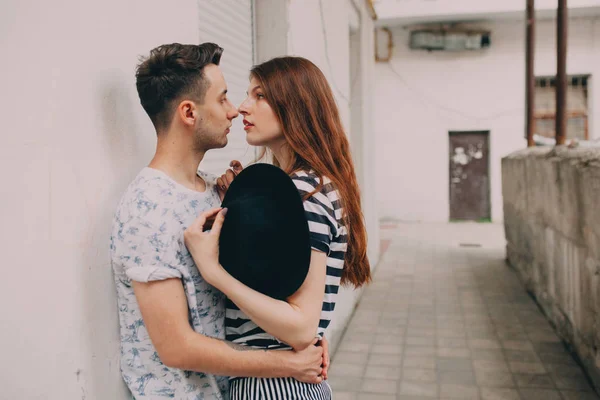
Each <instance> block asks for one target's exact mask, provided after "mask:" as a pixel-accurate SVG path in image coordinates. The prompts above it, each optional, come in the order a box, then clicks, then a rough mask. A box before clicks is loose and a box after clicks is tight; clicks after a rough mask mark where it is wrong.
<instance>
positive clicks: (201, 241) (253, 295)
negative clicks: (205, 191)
mask: <svg viewBox="0 0 600 400" xmlns="http://www.w3.org/2000/svg"><path fill="white" fill-rule="evenodd" d="M219 210H220V209H214V210H211V211H208V212H205V213H203V214H201V215H200V216H199V217H198V218H197V219H196V221H194V223H192V225H190V227H188V229H186V231H185V234H184V238H185V243H186V246H187V248H188V250H189V251H190V254H191V255H192V257H193V258H194V261H195V263H196V266H197V267H198V269H199V270H200V273H201V274H202V276H203V277H204V279H205V280H206V281H207V282H208V283H210V284H211V285H213V286H215V287H217V288H218V289H220V290H221V291H222V292H223V293H225V294H226V295H227V297H229V298H230V299H231V300H232V301H233V302H234V303H235V304H236V305H237V306H238V307H239V308H240V310H241V311H243V312H244V313H245V314H246V315H247V316H248V317H249V318H250V319H252V321H254V323H256V324H257V325H258V326H260V327H261V328H263V329H264V330H265V332H267V333H269V334H271V335H273V336H275V337H276V338H278V339H279V340H281V341H283V342H285V343H287V344H289V345H290V346H292V347H293V348H294V349H296V350H300V349H304V348H306V347H308V346H309V345H310V344H311V343H312V340H313V339H314V337H315V335H316V333H317V328H318V326H319V318H320V316H321V308H322V304H323V296H324V292H325V275H326V270H327V255H326V254H325V253H323V252H320V251H316V250H313V251H312V253H311V258H310V266H309V270H308V274H307V276H306V279H305V281H304V283H303V284H302V286H301V287H300V289H298V291H297V292H296V293H294V294H293V295H292V296H290V297H289V298H288V299H287V302H285V301H281V300H275V299H273V298H271V297H268V296H266V295H264V294H262V293H259V292H257V291H255V290H253V289H250V288H249V287H247V286H246V285H244V284H242V283H241V282H239V281H238V280H237V279H235V278H233V277H232V276H231V275H230V274H229V273H228V272H227V271H226V270H225V269H224V268H223V267H222V266H221V265H220V264H219V261H218V259H219V256H218V251H219V250H218V241H219V234H220V231H221V227H222V225H223V221H224V219H225V212H226V211H221V212H219ZM217 213H218V215H217V217H216V219H215V222H214V224H213V226H212V229H211V230H210V231H207V232H203V225H204V223H205V222H206V220H207V219H210V218H211V217H213V216H214V215H215V214H217Z"/></svg>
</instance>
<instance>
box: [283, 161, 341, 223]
mask: <svg viewBox="0 0 600 400" xmlns="http://www.w3.org/2000/svg"><path fill="white" fill-rule="evenodd" d="M291 178H292V180H293V181H294V184H295V185H296V188H297V189H298V191H299V192H300V194H301V195H302V196H304V195H306V194H309V193H312V196H309V198H308V199H307V200H310V201H313V202H318V203H320V204H321V205H322V206H325V207H326V208H327V209H328V211H330V212H331V213H333V211H334V210H335V209H336V208H338V207H339V192H338V191H337V189H336V188H335V185H334V183H333V182H332V181H331V179H329V177H327V176H326V175H324V176H320V175H319V174H318V173H317V172H315V171H312V170H308V171H296V172H295V173H293V174H292V175H291Z"/></svg>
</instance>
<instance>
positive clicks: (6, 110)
mask: <svg viewBox="0 0 600 400" xmlns="http://www.w3.org/2000/svg"><path fill="white" fill-rule="evenodd" d="M197 13H198V11H197V5H196V1H195V0H180V1H179V2H178V6H177V7H174V6H173V4H172V3H167V2H163V3H161V2H152V3H151V4H149V3H148V2H147V1H143V0H134V1H128V2H122V1H119V0H104V1H101V2H78V1H75V0H60V1H52V2H42V1H36V2H23V1H17V0H5V1H3V2H2V6H1V7H0V27H1V28H0V30H1V34H0V41H1V45H0V47H1V49H2V54H3V62H2V66H1V67H0V68H1V73H0V79H1V80H2V82H1V85H0V86H1V87H2V96H1V97H0V99H1V100H0V102H1V103H0V110H1V111H0V112H1V113H2V121H3V127H2V131H3V134H2V146H0V171H1V174H2V180H3V185H2V196H1V199H2V200H0V201H1V204H2V207H0V213H1V214H0V215H1V216H0V219H1V220H2V230H1V235H2V236H1V240H0V243H2V247H1V250H2V254H3V262H2V265H3V267H2V268H3V270H4V272H3V278H2V279H1V280H0V315H2V330H1V333H0V343H1V345H0V346H1V353H2V360H3V369H2V392H3V393H2V395H1V396H0V397H2V398H6V399H44V400H46V399H61V400H65V399H88V400H90V399H124V398H126V397H125V396H126V391H125V387H124V384H123V383H122V379H121V377H120V373H119V365H118V354H119V340H118V320H117V307H116V294H115V290H114V284H113V279H112V275H111V274H112V272H111V267H110V264H109V258H108V245H109V243H108V240H109V229H110V224H111V217H112V214H113V212H114V209H115V207H116V204H117V201H118V199H119V197H120V196H121V194H122V193H123V191H124V190H125V187H126V185H127V184H128V183H129V182H130V181H131V179H132V178H133V177H134V175H135V174H136V173H137V172H138V170H139V169H140V168H141V167H143V166H144V165H146V164H147V162H148V161H149V159H150V158H151V156H152V154H153V149H154V145H155V134H154V130H153V128H152V125H151V123H150V120H149V119H148V117H147V116H146V115H145V113H144V111H143V109H142V107H141V106H140V104H139V100H138V98H137V93H136V91H135V78H134V71H135V65H136V64H137V61H138V60H137V57H138V55H142V54H147V53H148V51H149V50H150V49H151V48H153V47H155V46H157V45H159V44H162V43H165V42H172V41H180V42H185V43H194V42H197V40H198V25H197Z"/></svg>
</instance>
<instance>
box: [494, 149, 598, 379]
mask: <svg viewBox="0 0 600 400" xmlns="http://www.w3.org/2000/svg"><path fill="white" fill-rule="evenodd" d="M502 187H503V195H504V216H505V230H506V240H507V257H508V261H509V263H510V265H511V266H512V267H514V268H515V269H516V270H517V271H518V273H519V275H520V277H521V280H522V281H523V282H524V284H525V286H526V288H527V290H529V291H530V292H531V293H532V294H533V295H534V296H535V297H536V299H537V301H538V303H539V304H540V305H541V307H542V308H543V310H544V312H545V313H546V315H547V316H548V318H549V319H550V320H551V321H552V322H553V324H555V325H556V328H557V331H558V332H559V335H560V336H561V337H562V338H563V339H564V340H565V341H567V342H568V343H570V344H571V345H572V347H573V348H574V349H575V351H576V352H577V353H578V355H579V357H580V359H581V360H582V361H583V363H584V364H585V366H586V369H587V371H588V372H589V374H590V376H591V377H592V379H593V380H594V382H595V384H596V387H597V388H600V353H599V352H598V347H599V345H600V329H598V328H599V327H600V286H599V285H600V280H599V273H600V213H598V199H599V198H600V149H594V150H589V149H587V150H585V149H581V150H569V149H567V148H557V149H556V150H552V149H547V148H546V149H544V148H533V149H528V150H521V151H519V152H516V153H513V154H511V155H509V156H507V157H505V158H504V159H503V160H502Z"/></svg>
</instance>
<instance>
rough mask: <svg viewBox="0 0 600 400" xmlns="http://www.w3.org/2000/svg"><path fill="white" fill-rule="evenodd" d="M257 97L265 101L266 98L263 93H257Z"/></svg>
mask: <svg viewBox="0 0 600 400" xmlns="http://www.w3.org/2000/svg"><path fill="white" fill-rule="evenodd" d="M256 97H258V98H259V99H264V98H265V95H264V94H262V93H257V94H256Z"/></svg>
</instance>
